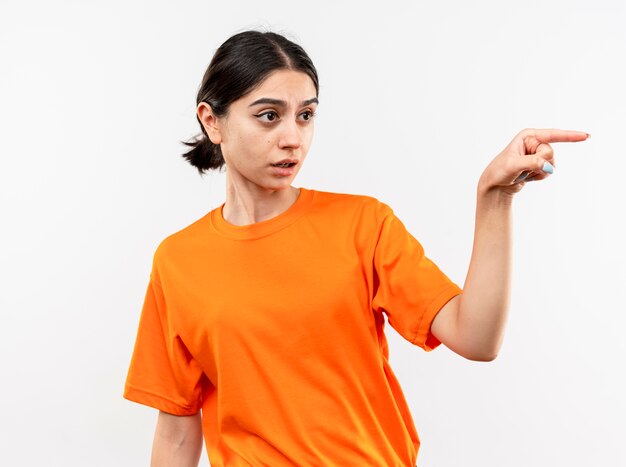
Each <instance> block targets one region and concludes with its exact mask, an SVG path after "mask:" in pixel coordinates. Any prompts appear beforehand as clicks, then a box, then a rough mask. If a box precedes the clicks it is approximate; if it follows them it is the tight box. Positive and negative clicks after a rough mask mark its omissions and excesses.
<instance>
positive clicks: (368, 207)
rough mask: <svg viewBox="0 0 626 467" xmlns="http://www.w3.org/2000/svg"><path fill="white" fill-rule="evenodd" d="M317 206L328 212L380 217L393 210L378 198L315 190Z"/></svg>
mask: <svg viewBox="0 0 626 467" xmlns="http://www.w3.org/2000/svg"><path fill="white" fill-rule="evenodd" d="M315 204H316V205H317V207H318V208H319V209H322V210H324V211H326V212H328V211H337V212H341V213H343V214H346V213H348V212H355V213H358V214H360V215H369V216H379V215H381V214H384V212H385V211H387V210H391V208H390V207H389V206H388V205H387V204H385V203H384V202H382V201H380V200H379V199H378V198H376V197H374V196H371V195H366V194H360V193H338V192H332V191H320V190H315Z"/></svg>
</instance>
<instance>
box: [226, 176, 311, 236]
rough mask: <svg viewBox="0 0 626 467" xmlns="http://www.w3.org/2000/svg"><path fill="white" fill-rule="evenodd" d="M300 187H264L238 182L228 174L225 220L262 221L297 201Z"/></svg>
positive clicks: (238, 222)
mask: <svg viewBox="0 0 626 467" xmlns="http://www.w3.org/2000/svg"><path fill="white" fill-rule="evenodd" d="M299 195H300V189H299V188H295V187H293V186H288V187H285V188H276V189H272V188H263V187H260V186H258V185H256V184H253V183H251V182H250V183H246V184H244V183H236V182H234V181H233V180H231V179H230V177H228V176H227V180H226V202H225V204H224V209H223V216H224V220H226V222H228V223H229V224H233V225H248V224H255V223H257V222H262V221H265V220H268V219H271V218H273V217H276V216H278V215H279V214H281V213H283V212H284V211H286V210H287V209H289V207H290V206H291V205H292V204H293V203H295V201H296V199H297V198H298V196H299Z"/></svg>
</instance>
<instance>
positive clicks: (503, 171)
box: [431, 128, 589, 361]
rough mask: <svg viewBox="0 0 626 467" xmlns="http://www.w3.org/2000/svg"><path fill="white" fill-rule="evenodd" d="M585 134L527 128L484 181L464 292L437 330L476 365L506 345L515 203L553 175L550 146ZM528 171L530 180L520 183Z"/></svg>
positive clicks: (445, 310) (437, 321) (439, 317)
mask: <svg viewBox="0 0 626 467" xmlns="http://www.w3.org/2000/svg"><path fill="white" fill-rule="evenodd" d="M588 137H589V135H588V134H587V133H585V132H582V131H568V130H556V129H532V128H529V129H525V130H523V131H521V132H520V133H518V134H517V135H516V136H515V138H513V140H512V141H511V142H510V143H509V145H508V146H507V147H506V148H504V150H502V152H501V153H500V154H498V155H497V156H496V157H495V158H494V159H493V160H492V161H491V163H490V164H489V165H488V166H487V168H486V169H485V171H484V172H483V173H482V175H481V176H480V179H479V182H478V187H477V203H476V222H475V231H474V245H473V250H472V258H471V260H470V265H469V270H468V272H467V277H466V279H465V285H464V287H463V293H462V294H461V295H457V296H456V297H454V298H453V299H452V300H450V301H449V302H448V303H447V304H446V305H445V306H444V307H443V308H442V309H441V310H440V311H439V313H438V314H437V316H435V319H434V321H433V323H432V325H431V331H432V333H433V334H434V335H435V337H437V338H438V339H439V340H440V341H441V342H442V343H443V344H444V345H445V346H446V347H448V348H450V349H451V350H453V351H454V352H456V353H458V354H459V355H461V356H463V357H465V358H467V359H470V360H476V361H491V360H493V359H495V358H496V356H497V355H498V352H499V350H500V346H501V345H502V339H503V336H504V328H505V324H506V320H507V315H508V309H509V301H510V292H511V256H512V203H513V197H514V196H515V195H516V194H517V193H519V192H520V191H521V190H522V189H523V188H524V187H525V185H526V183H527V182H532V181H540V180H545V179H546V178H548V177H549V176H550V174H549V173H545V172H543V170H542V167H543V165H544V162H545V161H548V162H550V163H551V164H552V165H553V166H554V165H555V163H554V151H553V149H552V146H550V144H549V143H557V142H577V141H584V140H586V139H587V138H588ZM524 171H530V174H529V176H528V177H527V178H526V179H524V180H523V181H521V182H517V183H516V182H515V179H516V178H517V177H518V176H520V175H521V174H522V173H523V172H524Z"/></svg>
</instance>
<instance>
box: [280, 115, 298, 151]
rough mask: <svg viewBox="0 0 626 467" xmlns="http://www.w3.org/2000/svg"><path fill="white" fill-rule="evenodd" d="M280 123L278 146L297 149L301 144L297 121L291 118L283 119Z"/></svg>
mask: <svg viewBox="0 0 626 467" xmlns="http://www.w3.org/2000/svg"><path fill="white" fill-rule="evenodd" d="M282 123H283V124H282V125H281V126H282V128H281V133H280V138H279V140H278V146H279V147H280V148H281V149H289V148H291V149H298V148H299V147H300V146H302V133H301V131H302V130H301V129H300V128H299V127H298V123H297V122H295V121H293V120H285V121H283V122H282Z"/></svg>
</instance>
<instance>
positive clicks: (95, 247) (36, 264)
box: [0, 0, 626, 467]
mask: <svg viewBox="0 0 626 467" xmlns="http://www.w3.org/2000/svg"><path fill="white" fill-rule="evenodd" d="M505 3H507V2H498V1H489V2H463V1H460V0H457V1H453V2H452V1H445V2H443V1H441V2H412V3H409V2H399V1H387V2H384V5H377V6H367V7H366V6H363V4H362V2H352V3H350V4H348V3H344V4H339V2H307V3H303V2H293V1H281V2H271V3H270V2H258V1H245V2H200V1H187V2H164V1H154V0H153V1H134V2H132V1H131V2H125V1H124V2H123V1H120V0H117V1H107V2H104V1H102V2H79V1H69V0H65V1H56V2H45V1H30V2H28V1H6V0H3V2H2V4H1V6H0V63H1V66H2V72H1V73H0V132H1V135H2V136H1V138H0V155H1V164H2V165H1V167H0V195H1V198H0V202H1V208H2V209H1V213H2V214H1V222H2V229H1V230H0V235H1V239H0V240H1V241H0V252H1V253H0V254H1V258H0V268H1V270H0V274H1V275H0V279H1V281H2V282H1V283H2V291H1V293H0V300H1V302H0V313H2V327H1V329H2V334H1V335H2V339H0V352H1V353H0V354H1V355H2V369H3V371H2V381H3V382H2V385H1V386H0V395H1V397H0V411H1V412H0V413H1V414H2V415H1V417H0V463H1V464H2V465H11V466H23V465H33V466H34V465H37V466H40V465H41V466H43V465H45V466H87V465H88V466H109V465H121V466H136V465H147V464H148V458H149V451H150V446H151V441H152V435H153V431H154V422H155V417H156V411H155V410H154V409H150V408H146V407H143V406H140V405H138V404H133V403H131V402H128V401H126V400H124V399H122V390H123V383H124V379H125V377H126V370H127V368H128V363H129V359H130V356H131V352H132V346H133V342H134V338H135V333H136V326H137V323H138V318H139V313H140V307H141V304H142V300H143V297H144V292H145V286H146V284H147V279H148V274H149V268H150V265H151V259H152V254H153V252H154V249H155V248H156V246H157V244H158V243H159V242H160V240H161V239H163V238H164V237H165V236H166V235H168V234H170V233H172V232H174V231H176V230H179V229H180V228H182V227H184V226H186V225H188V224H189V223H191V222H192V221H194V220H196V219H197V218H199V217H200V216H202V215H204V214H205V213H206V212H208V211H209V210H211V209H213V208H214V207H216V206H218V205H219V204H221V203H222V202H223V199H224V196H225V192H224V179H225V175H224V174H223V173H221V174H218V173H212V174H210V175H208V176H206V177H204V178H201V177H200V176H199V175H198V174H197V172H196V171H195V169H193V168H192V167H191V166H189V165H187V164H186V163H185V162H184V161H183V159H182V158H181V157H180V155H179V154H180V153H181V152H182V150H183V147H182V145H181V144H180V143H179V141H180V140H182V139H187V138H189V137H191V136H192V135H194V134H195V133H196V132H197V131H198V130H199V127H198V125H197V122H196V119H195V114H194V111H195V95H196V91H197V89H198V86H199V84H200V81H201V78H202V74H203V72H204V70H205V68H206V66H207V65H208V63H209V61H210V59H211V56H212V54H213V52H214V50H215V49H216V48H217V47H218V46H219V44H221V42H223V41H224V40H225V39H226V38H227V37H229V36H230V35H232V34H233V33H235V32H238V31H240V30H242V29H246V28H253V27H259V26H261V27H265V28H270V29H272V30H275V31H279V32H280V31H283V32H286V33H288V34H289V35H290V36H289V37H291V38H292V39H295V40H296V41H298V42H299V43H300V44H301V45H303V46H304V48H305V49H306V50H307V51H308V52H309V54H310V55H311V57H312V58H313V60H314V62H315V64H316V66H317V68H318V71H319V73H320V77H321V93H320V102H321V104H320V107H319V112H318V118H317V123H316V137H315V142H314V144H313V147H312V149H311V152H310V153H309V156H308V158H307V162H306V165H305V166H304V167H303V168H302V171H301V173H300V175H299V176H298V178H297V179H296V180H295V182H294V185H295V186H304V187H308V188H313V189H319V190H327V191H337V192H347V193H362V194H369V195H372V196H376V197H378V198H379V199H380V200H382V201H384V202H386V203H388V204H390V205H391V206H392V207H393V208H394V210H395V212H396V214H397V215H398V216H399V217H400V218H401V219H402V220H403V221H404V222H405V224H406V225H407V227H408V228H409V230H410V231H411V232H412V233H413V234H414V235H415V236H416V237H417V238H418V239H419V240H420V241H421V242H422V244H423V245H424V246H425V248H426V252H427V254H428V255H429V256H430V257H431V258H432V259H433V260H434V261H435V262H436V263H437V264H438V265H439V266H440V267H441V269H443V270H444V271H445V272H446V273H447V274H448V275H449V276H450V277H451V278H453V280H455V281H456V282H457V283H459V285H461V286H462V285H463V282H464V280H465V274H466V271H467V266H468V264H469V259H470V254H471V246H472V237H473V226H474V207H475V205H474V202H475V187H476V183H477V181H478V177H479V176H480V173H481V172H482V170H483V169H484V168H485V167H486V165H487V164H488V162H489V161H490V160H491V159H492V158H493V157H495V155H496V154H497V153H498V152H499V151H500V150H501V149H502V148H504V146H505V145H506V144H508V142H509V141H510V140H511V139H512V138H513V136H514V135H515V134H516V133H517V132H518V131H519V130H521V129H523V128H525V127H548V128H564V129H576V130H583V131H587V132H589V133H591V135H592V137H591V139H590V140H589V141H587V142H584V143H577V144H564V143H563V144H555V145H554V146H553V147H554V148H555V153H556V161H557V167H556V171H555V173H554V175H553V176H551V177H549V178H548V179H547V180H545V181H543V182H540V183H529V184H527V185H526V187H525V188H524V190H523V191H522V192H521V193H519V194H518V195H517V197H516V200H515V214H514V224H515V225H514V232H515V238H514V241H515V249H514V276H513V296H512V306H511V316H510V320H509V323H508V328H507V335H506V338H505V342H504V345H503V348H502V350H501V353H500V356H499V357H498V359H497V360H495V361H494V362H492V363H475V362H469V361H466V360H464V359H462V358H461V357H459V356H457V355H456V354H453V353H452V352H451V351H449V350H447V349H445V348H443V347H442V348H440V349H438V350H436V351H434V352H432V353H425V352H423V351H422V350H420V349H419V348H417V347H414V346H412V345H411V344H409V343H408V342H407V341H404V340H403V339H402V338H401V337H399V336H398V334H396V333H395V331H394V330H393V329H392V328H391V327H390V326H386V330H387V334H388V338H389V340H390V346H391V363H392V365H393V366H394V369H395V371H396V373H397V375H398V377H399V379H400V381H401V384H402V386H403V388H404V391H405V394H406V396H407V399H408V400H409V404H410V407H411V409H412V411H413V415H414V419H415V423H416V425H417V428H418V432H419V434H420V436H421V439H422V443H423V444H422V448H421V450H420V455H419V459H418V465H419V466H420V467H442V466H443V467H446V466H481V467H491V466H493V467H501V466H507V467H508V466H514V467H517V466H520V467H522V466H524V467H526V466H555V465H567V466H589V465H606V466H609V465H610V466H617V465H626V453H625V452H624V450H623V448H620V445H622V443H621V442H622V441H623V438H624V435H625V434H626V422H625V420H626V402H625V399H624V394H626V383H625V381H624V357H625V356H626V344H625V341H626V340H625V339H624V338H623V336H624V326H625V325H626V318H625V317H624V315H625V311H626V309H625V308H626V307H625V306H624V298H623V293H622V291H623V289H624V284H625V283H626V272H625V266H624V264H625V263H626V254H625V249H624V246H623V243H622V241H623V239H624V237H625V236H626V228H625V223H624V217H625V216H624V206H623V205H624V195H623V193H622V186H623V179H624V176H625V169H626V163H625V162H624V158H625V156H626V154H624V149H623V148H624V144H623V141H622V140H623V134H624V128H625V124H626V114H625V109H626V91H625V89H626V88H625V86H624V83H625V82H626V69H625V65H626V62H625V57H626V28H625V27H624V24H626V11H625V7H624V3H623V2H618V1H617V0H616V1H612V2H609V1H595V2H582V1H571V0H570V1H547V2H546V1H543V2H539V1H525V2H515V4H511V5H505ZM203 456H204V455H203ZM201 465H208V461H207V459H206V458H203V460H202V464H201Z"/></svg>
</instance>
